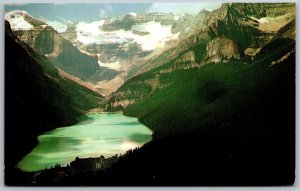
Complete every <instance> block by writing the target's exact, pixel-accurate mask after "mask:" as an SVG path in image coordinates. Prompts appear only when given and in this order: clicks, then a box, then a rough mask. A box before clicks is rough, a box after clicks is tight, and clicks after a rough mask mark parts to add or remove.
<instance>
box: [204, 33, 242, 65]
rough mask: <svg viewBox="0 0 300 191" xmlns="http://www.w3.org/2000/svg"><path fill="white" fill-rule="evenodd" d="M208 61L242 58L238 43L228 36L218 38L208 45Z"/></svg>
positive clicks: (215, 61)
mask: <svg viewBox="0 0 300 191" xmlns="http://www.w3.org/2000/svg"><path fill="white" fill-rule="evenodd" d="M206 52H207V53H206V54H207V59H208V62H213V63H219V62H227V61H228V60H230V59H240V58H241V57H242V56H243V55H242V51H241V48H240V46H239V44H238V43H236V42H235V41H233V40H229V39H226V38H216V39H214V40H212V41H210V42H209V43H208V45H207V46H206Z"/></svg>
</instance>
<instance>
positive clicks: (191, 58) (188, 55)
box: [175, 50, 196, 64]
mask: <svg viewBox="0 0 300 191" xmlns="http://www.w3.org/2000/svg"><path fill="white" fill-rule="evenodd" d="M195 61H196V57H195V52H194V51H192V50H189V51H187V52H185V53H184V54H182V55H181V56H180V57H179V58H177V59H176V60H175V63H176V64H179V63H187V62H191V63H194V62H195Z"/></svg>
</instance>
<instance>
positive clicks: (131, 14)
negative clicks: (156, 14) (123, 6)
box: [128, 12, 137, 17]
mask: <svg viewBox="0 0 300 191" xmlns="http://www.w3.org/2000/svg"><path fill="white" fill-rule="evenodd" d="M128 15H130V16H132V17H136V16H137V14H136V13H133V12H131V13H128Z"/></svg>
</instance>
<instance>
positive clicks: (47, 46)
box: [34, 26, 62, 57]
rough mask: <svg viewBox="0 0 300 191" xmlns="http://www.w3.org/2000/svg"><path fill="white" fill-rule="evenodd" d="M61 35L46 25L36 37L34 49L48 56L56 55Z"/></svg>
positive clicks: (58, 50)
mask: <svg viewBox="0 0 300 191" xmlns="http://www.w3.org/2000/svg"><path fill="white" fill-rule="evenodd" d="M61 42H62V38H61V36H60V35H59V34H58V33H57V32H56V31H55V30H54V29H53V28H52V27H49V26H46V27H45V28H44V29H43V30H42V31H41V32H40V33H39V34H38V35H37V37H36V39H35V43H34V49H35V50H37V51H38V52H40V53H41V54H44V55H46V56H48V57H57V56H58V55H59V54H60V52H61Z"/></svg>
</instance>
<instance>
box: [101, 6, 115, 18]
mask: <svg viewBox="0 0 300 191" xmlns="http://www.w3.org/2000/svg"><path fill="white" fill-rule="evenodd" d="M112 11H113V8H112V6H111V5H108V4H104V8H102V9H100V10H99V13H100V16H101V18H104V17H107V16H108V14H109V13H110V12H112Z"/></svg>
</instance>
